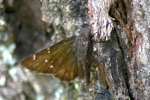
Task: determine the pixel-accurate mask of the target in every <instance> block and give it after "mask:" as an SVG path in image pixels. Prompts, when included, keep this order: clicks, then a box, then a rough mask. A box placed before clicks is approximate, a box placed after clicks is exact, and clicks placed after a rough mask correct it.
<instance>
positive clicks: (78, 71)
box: [22, 37, 87, 81]
mask: <svg viewBox="0 0 150 100" xmlns="http://www.w3.org/2000/svg"><path fill="white" fill-rule="evenodd" d="M80 40H81V39H77V38H76V37H71V38H68V39H65V40H62V41H60V42H58V43H57V44H55V45H53V46H51V47H49V48H46V49H44V50H42V51H40V52H37V53H35V54H33V55H31V56H29V57H27V58H25V59H24V60H23V61H22V65H23V66H25V67H26V68H28V69H30V70H33V71H37V72H41V73H48V74H53V75H54V76H56V77H58V78H60V79H61V80H65V81H70V80H73V79H75V78H76V77H77V76H81V77H82V76H83V73H84V71H83V70H84V69H85V68H83V65H84V63H83V62H84V59H82V58H84V57H83V56H85V55H86V53H87V52H86V51H87V50H85V49H84V50H83V49H81V47H82V48H83V47H85V48H86V46H84V45H83V44H81V43H82V42H81V41H80ZM75 41H78V43H75ZM85 44H86V43H85ZM83 54H84V55H83ZM79 55H80V56H79Z"/></svg>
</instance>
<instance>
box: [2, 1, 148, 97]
mask: <svg viewBox="0 0 150 100" xmlns="http://www.w3.org/2000/svg"><path fill="white" fill-rule="evenodd" d="M9 1H11V0H6V1H5V0H4V5H5V11H6V16H7V14H8V15H9V16H7V17H6V20H7V21H8V23H9V25H10V27H11V28H10V30H11V31H13V32H14V33H15V34H16V43H17V48H16V51H17V52H18V54H19V53H20V52H21V51H24V52H26V53H25V54H21V57H23V56H24V55H27V54H28V53H31V52H33V51H35V49H38V48H41V46H42V45H44V44H45V43H47V41H48V40H50V43H51V44H54V42H56V41H57V40H61V39H63V38H66V37H70V36H73V35H76V33H78V31H79V30H80V29H81V28H82V25H83V24H85V23H88V22H90V25H91V30H92V32H93V33H92V35H93V36H94V39H93V48H94V49H93V51H94V52H93V55H94V58H95V59H96V64H97V67H98V73H99V81H100V84H101V86H102V88H104V89H108V90H109V91H110V93H111V94H112V96H113V98H115V99H117V100H119V99H121V100H128V99H129V98H130V99H133V100H150V61H149V59H150V50H149V49H150V34H149V32H150V30H149V26H150V18H149V16H150V9H149V7H150V1H148V0H89V2H88V3H91V2H92V1H94V3H98V4H99V5H98V4H97V5H96V6H95V5H91V4H88V5H89V6H88V8H89V14H88V13H87V2H86V1H79V0H16V1H13V0H12V1H13V2H9ZM104 2H105V3H104ZM108 2H109V3H108ZM11 3H12V4H11ZM92 3H93V2H92ZM94 3H93V4H94ZM103 4H104V5H103ZM105 7H106V8H105ZM18 8H19V9H18ZM10 9H11V10H10ZM94 11H95V12H94ZM14 16H15V18H14ZM95 16H96V18H95ZM88 17H90V19H88ZM100 18H101V19H100ZM14 22H16V23H15V24H14ZM93 23H94V24H93ZM95 23H96V24H95ZM107 23H109V24H107ZM103 25H104V27H103ZM100 28H101V29H100ZM33 33H34V34H33ZM94 33H98V34H94ZM48 36H49V38H47V37H48ZM98 36H99V38H98ZM29 37H33V38H31V40H28V38H29ZM41 37H42V38H41ZM35 38H37V39H35ZM105 39H106V41H105ZM35 40H36V41H35ZM97 40H98V41H97ZM30 43H33V44H32V45H31V44H30ZM29 48H34V50H32V51H31V50H29ZM97 98H98V99H99V98H100V97H99V95H98V96H97V97H96V99H97Z"/></svg>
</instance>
